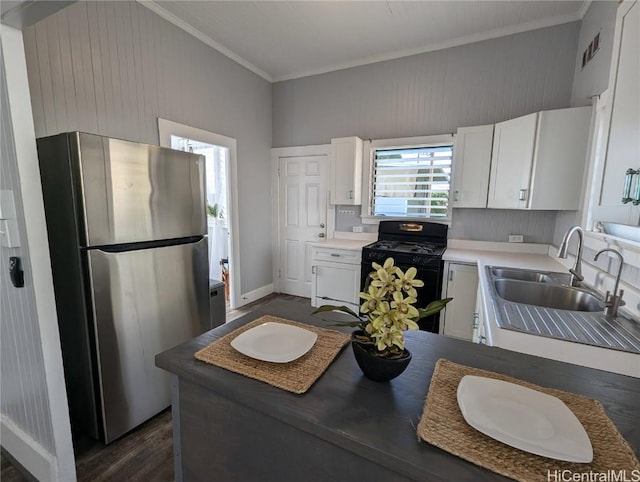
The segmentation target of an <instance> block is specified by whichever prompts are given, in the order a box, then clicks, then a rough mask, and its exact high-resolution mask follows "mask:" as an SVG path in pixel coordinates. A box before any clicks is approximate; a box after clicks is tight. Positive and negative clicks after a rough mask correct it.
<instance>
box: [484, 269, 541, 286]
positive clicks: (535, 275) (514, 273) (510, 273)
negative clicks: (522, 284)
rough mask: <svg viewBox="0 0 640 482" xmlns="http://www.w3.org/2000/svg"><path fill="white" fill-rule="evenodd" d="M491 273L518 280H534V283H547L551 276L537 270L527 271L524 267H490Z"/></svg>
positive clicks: (497, 276) (498, 276)
mask: <svg viewBox="0 0 640 482" xmlns="http://www.w3.org/2000/svg"><path fill="white" fill-rule="evenodd" d="M491 274H493V276H495V277H496V278H508V279H515V280H520V281H535V282H536V283H548V282H550V281H551V277H550V276H549V275H547V274H545V273H540V272H539V271H529V270H524V269H508V268H492V269H491Z"/></svg>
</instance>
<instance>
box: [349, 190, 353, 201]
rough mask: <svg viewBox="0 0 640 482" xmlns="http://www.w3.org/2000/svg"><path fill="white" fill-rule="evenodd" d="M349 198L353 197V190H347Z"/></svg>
mask: <svg viewBox="0 0 640 482" xmlns="http://www.w3.org/2000/svg"><path fill="white" fill-rule="evenodd" d="M349 199H353V190H351V191H349Z"/></svg>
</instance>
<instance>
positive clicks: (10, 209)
mask: <svg viewBox="0 0 640 482" xmlns="http://www.w3.org/2000/svg"><path fill="white" fill-rule="evenodd" d="M15 218H16V203H15V201H14V200H13V191H9V190H7V189H0V219H15Z"/></svg>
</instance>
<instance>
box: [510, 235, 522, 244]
mask: <svg viewBox="0 0 640 482" xmlns="http://www.w3.org/2000/svg"><path fill="white" fill-rule="evenodd" d="M523 241H524V236H523V235H522V234H510V235H509V242H510V243H522V242H523Z"/></svg>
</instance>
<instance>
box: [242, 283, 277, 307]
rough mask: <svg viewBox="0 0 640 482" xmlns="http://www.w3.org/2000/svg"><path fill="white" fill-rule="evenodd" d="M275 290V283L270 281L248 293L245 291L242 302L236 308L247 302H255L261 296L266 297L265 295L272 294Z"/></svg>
mask: <svg viewBox="0 0 640 482" xmlns="http://www.w3.org/2000/svg"><path fill="white" fill-rule="evenodd" d="M273 292H274V287H273V283H269V284H268V285H264V286H261V287H260V288H257V289H255V290H253V291H249V292H248V293H244V294H243V295H241V296H240V303H238V306H236V308H240V307H241V306H244V305H246V304H249V303H253V302H254V301H256V300H259V299H260V298H264V297H265V296H267V295H270V294H271V293H273Z"/></svg>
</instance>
